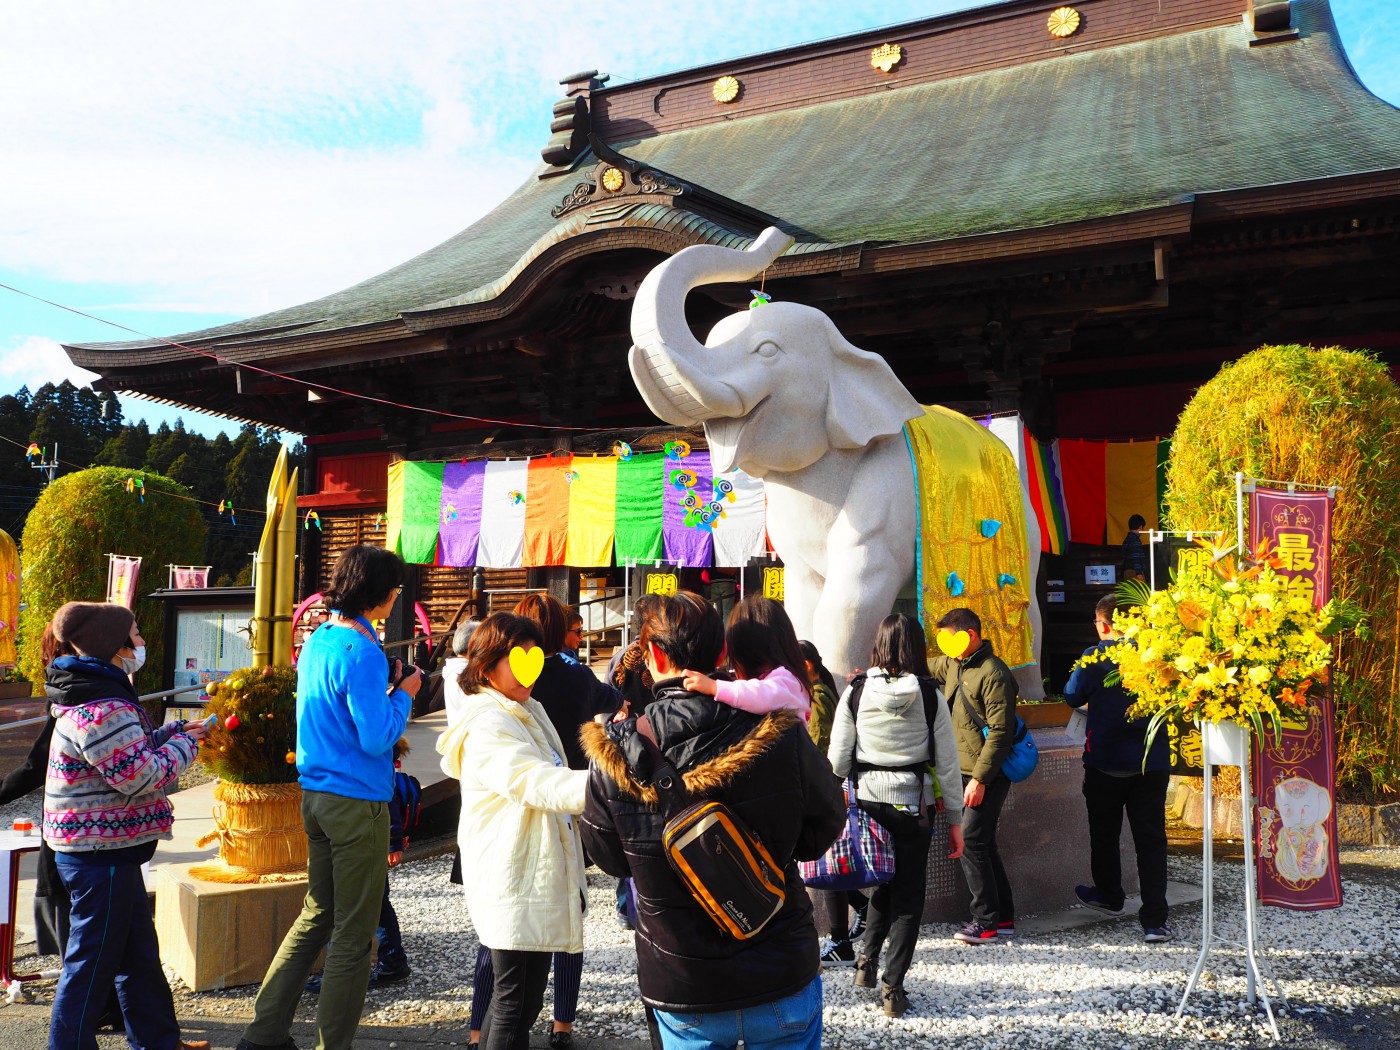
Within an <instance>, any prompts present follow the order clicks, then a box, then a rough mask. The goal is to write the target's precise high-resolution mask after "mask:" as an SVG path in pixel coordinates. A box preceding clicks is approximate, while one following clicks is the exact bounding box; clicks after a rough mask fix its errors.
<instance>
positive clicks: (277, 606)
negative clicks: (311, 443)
mask: <svg viewBox="0 0 1400 1050" xmlns="http://www.w3.org/2000/svg"><path fill="white" fill-rule="evenodd" d="M296 498H297V471H295V470H292V471H291V473H290V475H289V474H288V470H287V448H286V446H285V445H284V446H283V447H282V450H281V451H280V452H278V454H277V462H276V463H275V464H274V465H273V467H272V479H271V481H269V482H268V485H267V521H266V522H265V523H264V525H263V532H262V539H261V540H260V541H259V542H258V552H257V555H256V557H255V559H254V562H253V622H252V635H253V663H254V664H255V665H258V666H268V665H273V666H277V667H286V666H290V664H291V662H292V606H293V605H294V603H295V599H296V593H295V590H296V587H295V584H296V554H297V549H296V543H297V534H296Z"/></svg>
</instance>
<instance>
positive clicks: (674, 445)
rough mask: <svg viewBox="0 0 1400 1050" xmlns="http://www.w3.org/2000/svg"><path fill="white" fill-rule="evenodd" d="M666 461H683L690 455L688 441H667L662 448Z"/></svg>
mask: <svg viewBox="0 0 1400 1050" xmlns="http://www.w3.org/2000/svg"><path fill="white" fill-rule="evenodd" d="M663 451H665V453H666V458H667V459H685V457H686V456H688V455H690V442H688V441H668V442H666V444H665V445H664V446H663Z"/></svg>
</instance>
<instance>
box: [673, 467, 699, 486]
mask: <svg viewBox="0 0 1400 1050" xmlns="http://www.w3.org/2000/svg"><path fill="white" fill-rule="evenodd" d="M699 481H700V479H699V478H698V477H696V475H695V471H693V470H690V469H688V468H684V467H683V468H681V469H680V470H673V471H671V484H672V485H674V486H675V487H676V488H678V489H693V488H694V487H695V486H696V485H697V484H698V483H699Z"/></svg>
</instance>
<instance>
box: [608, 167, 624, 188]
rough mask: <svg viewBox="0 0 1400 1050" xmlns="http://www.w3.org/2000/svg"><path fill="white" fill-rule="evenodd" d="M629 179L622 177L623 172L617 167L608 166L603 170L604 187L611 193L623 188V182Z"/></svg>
mask: <svg viewBox="0 0 1400 1050" xmlns="http://www.w3.org/2000/svg"><path fill="white" fill-rule="evenodd" d="M626 181H627V180H626V179H624V178H623V177H622V172H620V171H618V170H617V169H616V168H608V169H607V170H606V171H604V172H603V189H605V190H607V191H608V192H609V193H616V192H617V191H618V190H620V189H622V186H623V183H625V182H626Z"/></svg>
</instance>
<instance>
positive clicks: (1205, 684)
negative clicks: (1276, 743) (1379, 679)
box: [1080, 541, 1356, 746]
mask: <svg viewBox="0 0 1400 1050" xmlns="http://www.w3.org/2000/svg"><path fill="white" fill-rule="evenodd" d="M1204 545H1205V546H1207V547H1210V546H1211V545H1210V543H1209V542H1208V541H1207V542H1206V543H1205V544H1204ZM1212 554H1213V557H1212V559H1211V561H1210V564H1209V566H1208V567H1205V568H1197V569H1193V570H1190V571H1186V572H1182V573H1180V574H1173V577H1172V582H1171V585H1170V586H1169V587H1167V588H1166V589H1164V590H1160V591H1154V590H1152V589H1151V588H1150V587H1149V586H1148V585H1147V583H1146V582H1145V581H1143V580H1133V581H1130V582H1127V583H1124V584H1120V585H1119V588H1118V594H1119V598H1120V605H1122V606H1124V608H1120V609H1118V610H1117V611H1115V612H1114V614H1113V624H1114V627H1115V628H1117V629H1118V631H1119V632H1121V634H1122V636H1123V638H1124V643H1123V644H1120V645H1112V646H1108V647H1107V648H1106V649H1103V650H1101V651H1099V652H1096V653H1091V654H1089V655H1088V656H1085V657H1083V658H1082V659H1081V661H1080V662H1081V663H1093V662H1095V661H1097V660H1109V661H1111V662H1112V663H1114V664H1116V665H1117V671H1116V672H1114V673H1113V674H1111V675H1110V681H1111V682H1112V683H1113V684H1121V685H1122V686H1123V688H1124V689H1126V690H1127V691H1128V692H1130V693H1132V694H1133V695H1134V696H1135V697H1137V701H1136V703H1134V704H1133V706H1132V707H1131V708H1129V710H1128V717H1129V718H1148V719H1150V721H1149V722H1148V728H1147V741H1148V744H1149V746H1150V744H1151V741H1152V740H1153V738H1154V737H1155V736H1156V734H1157V731H1158V730H1159V729H1160V728H1161V727H1162V725H1163V724H1164V723H1165V722H1166V721H1167V720H1168V719H1177V718H1181V719H1185V720H1187V721H1199V722H1213V723H1218V722H1235V723H1237V724H1239V725H1241V726H1243V727H1244V728H1245V729H1246V730H1252V731H1253V732H1255V733H1257V734H1259V735H1260V736H1262V735H1263V734H1264V729H1265V726H1266V725H1268V726H1269V727H1271V728H1272V729H1273V731H1274V733H1275V735H1276V736H1277V735H1278V734H1280V733H1282V731H1283V721H1284V719H1288V720H1289V721H1306V720H1307V714H1308V700H1307V695H1308V690H1309V689H1311V688H1312V686H1313V685H1314V683H1320V682H1324V681H1326V679H1327V669H1328V664H1329V663H1330V662H1331V660H1332V644H1331V642H1329V641H1328V640H1327V639H1328V637H1329V636H1331V635H1332V634H1335V633H1336V631H1337V630H1340V629H1342V628H1343V627H1347V626H1353V625H1354V624H1355V623H1356V616H1355V611H1354V609H1352V608H1351V607H1350V604H1349V603H1341V602H1337V601H1332V602H1329V603H1328V604H1327V606H1326V607H1325V608H1323V609H1317V608H1316V607H1315V606H1314V605H1313V602H1312V597H1311V594H1310V593H1309V592H1304V591H1302V590H1300V589H1298V588H1296V587H1293V588H1290V587H1289V581H1288V579H1287V578H1285V577H1283V576H1279V575H1278V574H1277V573H1275V572H1274V569H1275V568H1276V567H1277V565H1278V564H1279V562H1278V561H1277V559H1276V558H1273V557H1270V552H1269V549H1268V543H1267V541H1265V542H1264V543H1262V544H1260V547H1259V549H1258V550H1257V551H1256V552H1255V555H1254V558H1253V559H1252V560H1244V564H1243V565H1240V564H1237V560H1236V559H1235V558H1234V556H1233V554H1231V553H1230V551H1228V550H1227V551H1220V550H1217V549H1214V548H1212Z"/></svg>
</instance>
